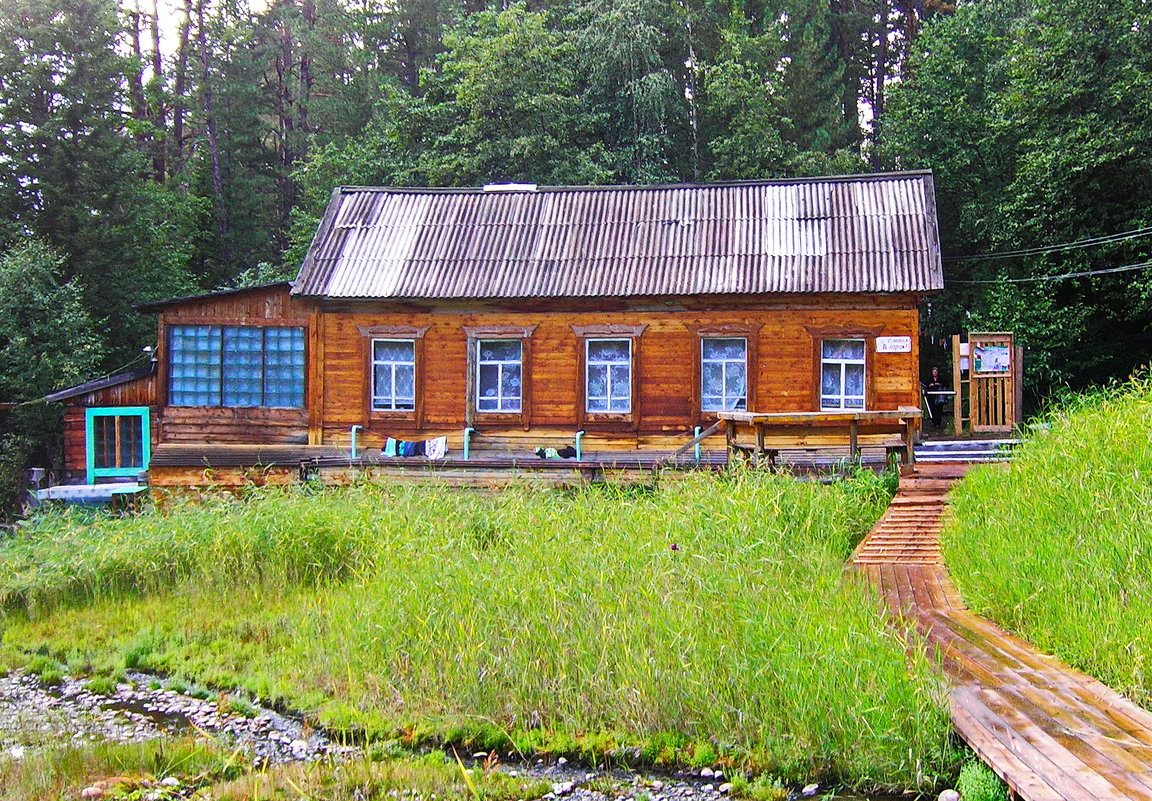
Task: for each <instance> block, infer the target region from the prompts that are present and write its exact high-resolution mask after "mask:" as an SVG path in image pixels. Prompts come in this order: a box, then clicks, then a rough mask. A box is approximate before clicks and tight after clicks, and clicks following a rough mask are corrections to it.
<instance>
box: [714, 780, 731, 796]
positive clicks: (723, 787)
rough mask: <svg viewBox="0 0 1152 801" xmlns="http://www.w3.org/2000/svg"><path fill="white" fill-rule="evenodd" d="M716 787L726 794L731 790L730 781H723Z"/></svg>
mask: <svg viewBox="0 0 1152 801" xmlns="http://www.w3.org/2000/svg"><path fill="white" fill-rule="evenodd" d="M716 789H717V790H719V791H720V792H722V793H724V794H725V795H727V794H728V793H730V792H732V782H724V783H723V784H722V785H720V786H719V787H717V788H716Z"/></svg>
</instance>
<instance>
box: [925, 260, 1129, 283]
mask: <svg viewBox="0 0 1152 801" xmlns="http://www.w3.org/2000/svg"><path fill="white" fill-rule="evenodd" d="M1148 269H1152V261H1146V262H1144V263H1143V264H1127V265H1125V266H1123V267H1109V268H1107V269H1104V270H1084V271H1082V272H1078V273H1062V274H1060V275H1034V276H1030V277H1028V278H984V279H978V280H977V279H973V280H962V279H959V278H951V279H945V280H944V283H946V284H1027V283H1033V282H1036V281H1062V280H1063V279H1065V278H1085V277H1087V276H1092V275H1110V274H1111V273H1130V272H1134V271H1136V270H1148Z"/></svg>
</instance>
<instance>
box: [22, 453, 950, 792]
mask: <svg viewBox="0 0 1152 801" xmlns="http://www.w3.org/2000/svg"><path fill="white" fill-rule="evenodd" d="M886 500H887V494H886V493H885V492H884V490H883V488H882V487H880V486H879V485H878V484H877V483H876V482H875V481H870V480H867V479H864V478H860V479H857V480H856V481H855V482H848V483H844V484H841V485H837V486H830V487H829V486H819V485H803V484H799V483H796V482H793V481H790V480H787V479H779V478H773V477H768V476H763V475H759V474H755V473H743V474H741V473H738V474H734V475H732V476H729V477H725V478H711V477H705V476H700V477H695V478H690V479H686V480H684V481H679V482H675V483H672V484H670V485H668V486H667V487H663V488H661V489H659V490H656V491H653V492H645V491H638V490H627V489H622V488H597V489H589V490H586V491H581V492H575V493H564V492H557V491H531V490H528V489H523V490H515V491H508V492H504V493H501V494H500V495H477V494H469V493H461V492H457V491H451V490H446V489H435V488H412V487H405V486H384V487H379V486H357V487H352V488H348V489H345V490H340V491H326V492H319V493H315V494H307V493H305V492H302V491H298V492H280V491H269V492H263V493H259V494H256V495H253V496H252V497H251V498H249V499H248V500H247V501H245V502H239V503H238V502H235V501H232V502H225V501H219V502H212V503H209V504H208V505H205V506H202V507H188V508H184V509H180V510H178V511H177V512H174V513H170V514H168V515H160V514H146V515H142V516H140V517H137V518H130V519H124V520H110V519H104V520H98V521H96V522H89V523H81V522H78V521H77V520H75V519H70V518H69V517H67V516H60V517H50V518H45V519H44V520H42V521H40V522H39V523H37V524H36V525H35V526H33V527H32V528H31V529H30V530H29V532H28V533H27V534H25V535H24V536H23V537H21V538H20V539H19V540H18V541H16V542H13V543H11V544H10V545H9V546H8V547H7V548H5V549H3V550H2V551H0V598H2V599H3V601H4V603H5V605H6V608H7V609H9V610H11V611H10V612H9V613H8V616H7V619H6V625H7V627H8V628H7V632H6V635H5V638H6V640H7V641H8V642H10V643H16V644H19V645H22V646H24V647H29V648H31V647H38V646H41V645H47V646H48V647H49V648H51V649H52V650H53V651H55V652H57V653H59V654H61V655H63V656H68V655H69V653H70V652H77V651H78V652H82V653H83V654H84V656H85V658H88V659H91V660H94V661H95V660H98V659H100V658H105V659H106V658H107V656H108V654H110V653H112V654H118V655H119V657H120V658H121V659H123V661H124V662H125V663H126V664H131V665H139V666H143V667H148V668H152V669H156V670H163V671H175V672H181V673H184V674H187V675H189V676H190V677H192V678H196V679H198V680H201V681H208V682H213V683H216V684H221V685H223V686H226V687H231V686H233V685H241V686H243V687H246V688H247V689H249V690H250V691H252V692H254V693H256V694H257V695H259V696H261V697H262V698H265V699H277V700H280V701H282V702H284V703H287V704H289V705H292V706H295V707H298V708H303V709H305V710H307V711H309V712H312V713H314V714H316V715H317V716H318V717H319V719H320V720H321V721H322V722H324V723H326V724H327V725H329V726H334V727H337V728H343V729H346V730H349V731H358V732H361V733H364V734H367V735H370V736H376V737H397V736H399V737H404V738H407V739H409V740H417V741H418V740H427V739H449V740H458V741H464V742H472V743H475V744H478V745H483V746H485V747H488V746H494V745H499V746H501V747H517V748H521V749H523V750H528V749H531V750H540V749H557V748H558V749H560V750H571V751H576V752H580V751H583V752H584V753H586V754H587V755H589V756H591V757H595V758H610V759H611V758H615V759H620V760H635V759H638V758H639V759H641V760H646V761H649V762H662V761H687V762H697V763H699V764H708V763H711V762H713V761H714V760H717V759H725V760H728V761H731V762H736V763H740V764H746V765H750V766H756V767H759V768H762V769H770V770H774V771H777V772H780V773H781V774H783V775H785V776H788V777H791V778H796V779H800V778H807V777H812V776H822V777H830V778H833V779H838V780H841V781H844V782H847V783H849V784H852V785H854V786H889V787H924V786H928V785H931V784H932V783H934V782H935V781H936V780H937V778H938V777H940V776H942V775H944V774H946V773H947V772H948V771H949V770H950V769H951V767H952V766H951V764H950V760H951V759H952V758H953V755H952V752H951V751H950V749H949V747H948V742H947V737H948V725H947V716H946V712H945V707H944V701H943V696H942V693H941V690H940V687H939V685H938V683H937V680H936V679H935V678H934V677H933V675H932V673H931V670H930V666H929V665H928V664H927V663H926V662H925V661H923V660H921V659H919V658H917V657H909V656H908V654H907V653H906V644H905V643H904V642H902V641H901V640H900V639H899V637H898V636H897V635H896V634H895V633H893V631H891V630H890V629H888V628H887V627H886V626H885V625H884V623H883V618H882V614H881V612H880V610H879V606H878V603H877V602H876V600H875V599H874V598H873V597H872V595H871V594H870V593H869V592H867V591H866V590H864V589H862V588H861V587H859V586H857V585H856V584H854V583H853V582H851V581H845V580H844V579H843V576H842V572H843V564H844V559H845V557H846V556H847V555H848V554H849V552H850V551H851V548H852V547H853V545H854V544H855V542H856V541H858V539H859V538H860V536H861V535H862V534H863V532H864V531H865V530H866V529H867V527H868V526H869V525H870V523H871V522H872V521H873V520H874V519H875V518H876V517H877V516H878V515H879V513H880V511H881V510H882V509H883V506H884V504H885V502H886ZM910 660H911V661H910Z"/></svg>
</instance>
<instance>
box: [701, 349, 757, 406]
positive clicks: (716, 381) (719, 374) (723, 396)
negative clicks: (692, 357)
mask: <svg viewBox="0 0 1152 801" xmlns="http://www.w3.org/2000/svg"><path fill="white" fill-rule="evenodd" d="M700 408H701V409H702V410H703V411H706V412H724V411H732V410H733V409H747V408H748V340H747V339H745V338H743V337H705V338H704V339H701V340H700Z"/></svg>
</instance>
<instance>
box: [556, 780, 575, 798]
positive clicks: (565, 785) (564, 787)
mask: <svg viewBox="0 0 1152 801" xmlns="http://www.w3.org/2000/svg"><path fill="white" fill-rule="evenodd" d="M575 789H576V782H553V783H552V793H553V794H554V795H568V794H569V793H571V792H572V791H573V790H575Z"/></svg>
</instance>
